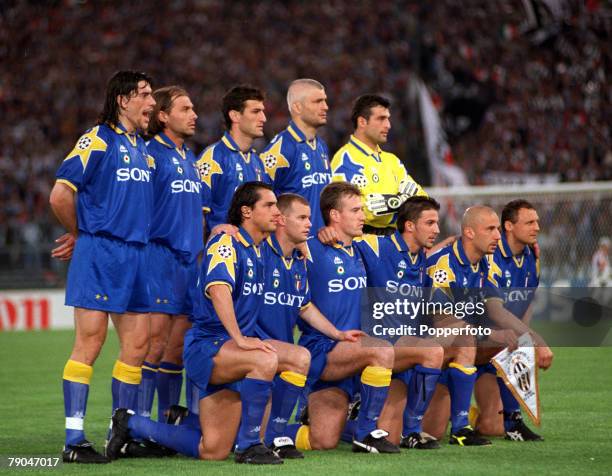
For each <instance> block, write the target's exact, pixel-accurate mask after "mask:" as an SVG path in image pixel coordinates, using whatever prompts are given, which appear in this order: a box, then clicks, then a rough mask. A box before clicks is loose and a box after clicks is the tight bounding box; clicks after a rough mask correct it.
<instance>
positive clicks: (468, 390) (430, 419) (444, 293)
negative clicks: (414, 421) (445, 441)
mask: <svg viewBox="0 0 612 476" xmlns="http://www.w3.org/2000/svg"><path fill="white" fill-rule="evenodd" d="M499 239H500V233H499V218H498V216H497V214H496V213H495V211H494V210H493V209H491V208H489V207H485V206H480V205H478V206H474V207H471V208H468V209H467V210H466V212H465V214H464V215H463V221H462V224H461V238H460V239H459V240H457V241H456V242H455V243H453V244H451V245H448V246H446V247H444V248H442V249H441V250H440V251H439V252H438V253H435V254H433V255H432V256H430V257H429V258H428V259H427V276H428V280H429V281H428V286H429V287H431V298H430V302H431V303H434V304H435V305H436V306H439V307H437V308H436V310H435V313H434V315H433V316H431V321H430V326H431V327H435V328H436V330H440V331H442V330H449V331H452V335H449V336H448V337H445V338H442V339H439V342H440V343H441V344H442V345H443V347H444V365H445V366H446V368H445V369H444V371H443V373H442V375H441V377H440V379H439V380H438V385H437V388H436V391H435V393H434V396H433V399H432V401H431V404H430V406H429V409H428V410H427V413H426V414H425V417H424V419H423V430H424V431H425V432H427V433H429V434H431V435H433V436H434V437H436V438H438V439H440V438H441V437H442V436H443V435H444V433H445V431H446V426H447V423H448V420H449V416H450V420H451V431H450V440H449V442H450V444H456V445H460V446H483V445H490V444H491V442H490V441H489V440H487V439H486V438H482V437H481V436H479V435H478V434H477V433H476V432H475V431H474V429H473V428H472V427H471V426H470V425H469V423H468V412H469V408H470V400H471V397H472V391H473V389H474V383H475V380H476V367H475V366H474V362H475V358H476V339H477V338H478V337H480V335H479V331H480V332H483V331H481V329H482V327H480V326H479V324H480V323H481V321H482V320H483V317H484V301H483V298H484V296H483V295H482V288H484V287H485V286H486V285H487V276H488V269H489V268H488V262H487V259H486V258H485V256H486V255H489V254H492V253H493V252H494V251H495V248H496V247H497V241H498V240H499ZM442 309H443V311H442Z"/></svg>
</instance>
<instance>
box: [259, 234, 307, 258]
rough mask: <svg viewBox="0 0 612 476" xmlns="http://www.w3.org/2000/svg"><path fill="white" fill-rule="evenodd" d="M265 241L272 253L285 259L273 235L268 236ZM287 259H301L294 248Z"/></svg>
mask: <svg viewBox="0 0 612 476" xmlns="http://www.w3.org/2000/svg"><path fill="white" fill-rule="evenodd" d="M266 241H267V242H268V244H269V245H270V248H272V250H273V251H274V253H276V254H277V255H278V256H280V257H281V258H285V256H284V255H283V249H282V247H281V245H280V243H279V242H278V239H277V238H276V234H275V233H271V234H270V236H268V238H266ZM288 258H301V254H300V252H299V251H298V250H297V249H295V248H294V249H293V251H292V252H291V256H288Z"/></svg>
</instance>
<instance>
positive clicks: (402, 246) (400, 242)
mask: <svg viewBox="0 0 612 476" xmlns="http://www.w3.org/2000/svg"><path fill="white" fill-rule="evenodd" d="M391 241H393V244H394V245H395V247H396V248H397V251H401V252H402V253H405V252H409V251H410V250H409V249H408V245H407V244H406V241H404V238H403V237H402V234H401V233H400V232H399V231H398V230H395V232H394V233H393V234H392V235H391Z"/></svg>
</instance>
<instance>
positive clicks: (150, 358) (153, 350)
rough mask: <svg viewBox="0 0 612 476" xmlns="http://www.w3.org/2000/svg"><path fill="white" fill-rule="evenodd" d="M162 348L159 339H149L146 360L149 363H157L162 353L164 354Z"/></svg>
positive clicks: (162, 345) (162, 344)
mask: <svg viewBox="0 0 612 476" xmlns="http://www.w3.org/2000/svg"><path fill="white" fill-rule="evenodd" d="M164 348H165V346H164V342H162V341H161V340H160V339H151V342H150V345H149V351H148V353H147V358H146V361H147V362H151V363H159V362H160V361H161V358H162V355H164Z"/></svg>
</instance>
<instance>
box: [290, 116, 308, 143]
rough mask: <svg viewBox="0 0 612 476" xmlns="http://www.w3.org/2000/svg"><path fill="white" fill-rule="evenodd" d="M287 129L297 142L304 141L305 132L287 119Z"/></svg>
mask: <svg viewBox="0 0 612 476" xmlns="http://www.w3.org/2000/svg"><path fill="white" fill-rule="evenodd" d="M287 130H288V131H289V134H291V135H292V136H293V138H294V139H295V140H296V141H297V142H306V134H304V133H303V132H302V131H301V130H300V128H299V127H298V126H297V124H296V123H295V122H293V121H289V125H288V126H287Z"/></svg>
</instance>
